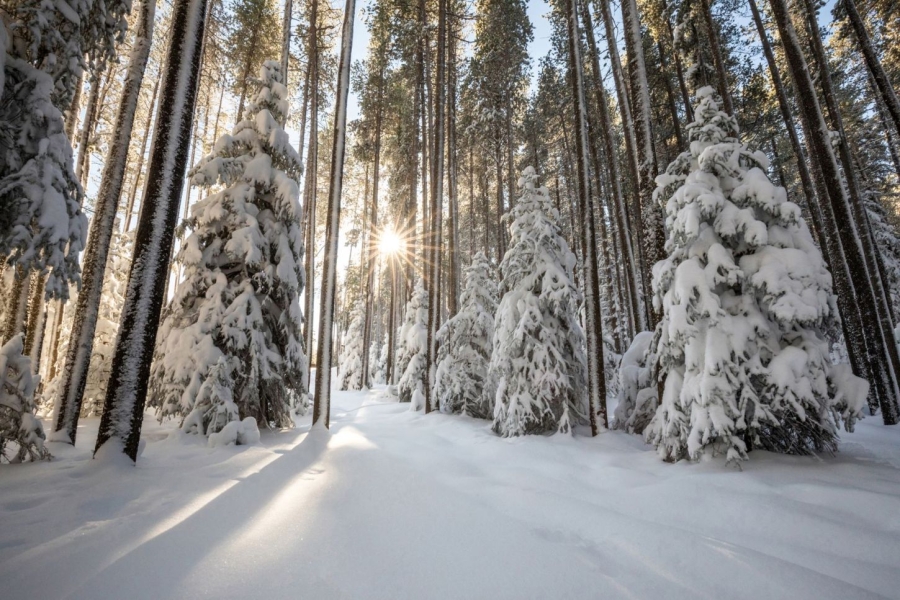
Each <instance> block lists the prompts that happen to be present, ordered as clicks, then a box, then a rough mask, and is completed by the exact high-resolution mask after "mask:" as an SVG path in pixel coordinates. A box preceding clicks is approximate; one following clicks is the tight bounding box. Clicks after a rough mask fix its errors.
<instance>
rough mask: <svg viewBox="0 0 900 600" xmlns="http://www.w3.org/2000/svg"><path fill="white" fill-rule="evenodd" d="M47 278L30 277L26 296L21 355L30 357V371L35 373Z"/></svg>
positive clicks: (39, 275)
mask: <svg viewBox="0 0 900 600" xmlns="http://www.w3.org/2000/svg"><path fill="white" fill-rule="evenodd" d="M46 282H47V278H46V277H44V276H43V275H42V274H40V273H35V274H34V275H33V276H32V277H31V290H30V292H29V296H28V309H27V310H28V313H27V314H28V316H27V319H26V323H25V343H24V348H23V350H22V354H24V355H25V356H30V357H31V368H32V371H34V372H37V367H38V356H37V354H38V353H37V352H36V351H37V350H39V348H37V346H39V345H40V343H39V339H40V336H41V334H42V333H43V322H44V284H45V283H46Z"/></svg>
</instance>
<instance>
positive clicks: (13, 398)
mask: <svg viewBox="0 0 900 600" xmlns="http://www.w3.org/2000/svg"><path fill="white" fill-rule="evenodd" d="M22 349H23V341H22V334H21V333H20V334H19V335H17V336H15V337H14V338H12V339H11V340H9V341H8V342H7V343H6V344H4V345H3V347H0V458H2V459H5V460H6V461H7V462H23V461H26V460H43V459H47V458H50V452H48V451H47V449H46V448H44V440H46V439H47V438H46V436H45V435H44V428H43V426H42V425H41V422H40V421H39V420H38V419H37V417H35V415H34V388H35V387H36V386H37V383H38V378H37V377H35V376H33V375H32V374H31V359H30V358H29V357H27V356H24V355H23V354H22Z"/></svg>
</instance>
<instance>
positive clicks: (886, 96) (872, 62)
mask: <svg viewBox="0 0 900 600" xmlns="http://www.w3.org/2000/svg"><path fill="white" fill-rule="evenodd" d="M841 1H842V2H843V4H844V8H845V9H846V10H847V16H848V17H849V20H850V25H852V26H853V32H854V33H855V34H856V41H857V42H859V49H860V51H861V52H862V54H863V57H864V58H865V59H866V67H867V68H868V70H869V74H870V75H871V76H872V78H873V79H874V80H875V85H876V86H877V88H878V91H879V92H880V93H881V101H882V102H883V103H884V106H885V107H887V112H888V114H889V115H890V116H891V121H892V124H893V126H894V130H895V131H896V133H897V135H900V100H898V99H897V94H896V92H895V91H894V86H893V85H891V80H890V79H889V78H888V76H887V73H885V72H884V67H882V66H881V61H880V60H879V59H878V54H877V53H876V52H875V48H874V47H873V46H872V40H871V39H869V34H868V32H867V31H866V26H865V23H863V20H862V17H861V16H860V14H859V11H858V10H857V9H856V1H855V0H841Z"/></svg>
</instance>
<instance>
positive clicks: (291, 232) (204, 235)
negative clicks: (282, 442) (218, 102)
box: [151, 61, 308, 434]
mask: <svg viewBox="0 0 900 600" xmlns="http://www.w3.org/2000/svg"><path fill="white" fill-rule="evenodd" d="M279 68H280V67H279V65H278V63H277V62H274V61H267V62H266V63H265V64H264V65H263V67H262V68H261V70H260V80H259V81H257V82H256V84H257V86H258V88H259V92H258V94H257V97H256V101H255V102H253V103H251V104H250V106H249V107H248V115H247V116H248V118H247V119H246V120H244V121H241V122H240V123H238V124H237V125H236V126H235V128H234V131H233V132H232V134H231V135H225V136H223V137H222V138H220V139H219V140H218V142H217V143H216V146H215V149H214V151H213V153H212V154H210V155H209V156H206V157H204V158H203V159H202V160H201V161H200V163H199V164H198V165H197V166H196V167H195V168H194V169H193V170H192V172H191V182H192V183H193V184H194V185H199V186H206V187H208V186H214V185H222V186H224V189H222V190H221V191H217V192H215V193H212V194H210V195H209V196H207V197H206V198H204V199H203V200H201V201H199V202H198V203H197V204H196V205H195V206H194V208H193V211H192V214H191V217H190V218H189V219H188V220H187V221H186V223H185V224H183V225H182V228H190V229H191V234H190V235H189V236H188V237H187V239H186V240H185V242H184V244H183V246H182V248H181V250H180V252H179V254H178V257H177V259H176V260H177V261H178V262H179V263H181V264H182V265H183V266H184V268H185V275H184V277H185V279H184V281H182V282H181V283H180V284H179V285H178V287H177V288H176V291H175V296H174V297H173V299H172V301H171V303H170V304H169V306H168V307H167V309H166V313H165V316H164V320H163V324H162V326H161V327H160V331H159V336H158V340H159V342H158V344H157V348H156V356H155V362H154V366H153V371H152V379H151V389H152V393H153V395H154V399H153V402H154V403H155V404H156V405H158V406H159V407H160V409H161V414H162V415H164V416H165V415H173V414H179V415H187V417H186V418H185V420H184V424H183V427H184V428H185V429H190V428H194V427H196V415H197V414H198V413H202V414H203V415H205V416H204V417H203V428H202V431H203V432H204V433H207V434H209V433H211V432H215V431H217V430H218V429H219V428H220V427H219V426H218V425H215V426H214V427H213V428H212V429H210V425H211V423H210V422H209V421H208V419H210V418H213V417H215V418H217V419H218V418H224V417H223V416H222V415H223V414H224V415H226V416H233V417H234V418H238V417H239V418H240V419H244V418H246V417H253V418H255V419H256V421H257V422H260V423H263V424H266V425H269V426H274V427H287V426H290V425H291V423H292V421H291V418H290V412H291V405H292V403H294V404H296V403H298V402H304V401H305V392H306V386H307V376H308V375H307V374H308V366H307V359H306V356H305V355H304V353H303V348H302V343H301V334H300V327H301V322H302V315H301V312H300V294H301V292H302V290H303V283H304V282H303V271H302V256H303V246H302V230H301V227H300V200H299V187H298V184H297V179H298V177H299V175H300V171H301V166H300V162H299V156H298V155H297V153H296V151H295V150H294V149H293V147H291V145H290V142H289V140H288V135H287V133H286V132H285V131H284V130H283V129H282V128H281V125H280V123H281V122H282V117H283V115H284V114H285V113H286V112H287V100H286V95H287V94H286V89H285V87H284V86H283V85H282V84H281V74H280V72H279ZM220 362H223V365H222V366H221V367H216V368H215V369H214V368H213V367H214V366H215V365H217V364H219V363H220ZM204 385H207V386H212V388H214V389H217V390H218V389H220V388H223V386H224V387H228V392H227V394H225V392H221V391H219V392H216V394H215V397H216V398H219V400H218V401H216V402H219V404H221V405H222V406H230V405H229V402H233V403H234V404H235V405H236V406H237V411H236V412H235V411H233V410H230V409H229V410H227V411H225V413H222V412H221V411H220V410H219V409H216V410H214V411H212V412H210V409H209V407H208V406H206V405H203V404H202V403H201V400H202V398H203V396H202V394H201V389H202V388H203V386H204ZM226 397H230V398H232V400H229V401H227V402H226V401H225V400H222V399H223V398H226ZM211 402H212V401H211ZM216 402H212V404H216ZM198 403H199V404H198ZM192 415H193V416H192ZM229 418H230V417H229ZM223 426H224V425H223ZM197 430H198V431H201V429H200V428H197Z"/></svg>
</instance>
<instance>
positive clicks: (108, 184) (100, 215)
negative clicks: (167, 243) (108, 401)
mask: <svg viewBox="0 0 900 600" xmlns="http://www.w3.org/2000/svg"><path fill="white" fill-rule="evenodd" d="M155 15H156V0H144V1H143V3H142V4H141V11H140V14H139V16H138V23H137V25H136V27H137V29H136V31H135V37H134V45H133V47H132V51H131V62H130V63H129V65H128V72H127V73H126V75H125V81H124V82H123V86H122V97H121V99H120V101H119V109H118V112H117V113H116V121H115V127H114V129H113V131H114V132H115V138H114V139H113V141H112V143H111V144H110V148H109V155H108V156H107V160H106V163H105V164H104V167H103V177H102V179H101V182H100V193H99V195H98V197H97V203H96V205H95V213H94V218H93V219H92V221H91V231H90V235H89V236H88V246H87V249H86V250H85V253H84V268H83V270H82V274H81V279H82V288H81V293H80V294H78V300H77V301H76V303H75V316H74V320H73V322H72V332H71V334H70V335H71V339H70V342H69V347H68V350H67V352H66V363H65V368H64V369H63V379H62V387H61V388H60V400H59V403H58V406H59V411H58V413H57V416H56V425H55V431H57V432H64V434H65V436H66V437H67V438H68V440H69V442H70V443H72V444H74V443H75V434H76V433H77V430H78V417H79V413H80V412H81V402H82V400H83V398H84V387H85V384H86V382H87V373H88V367H89V366H90V360H91V351H92V350H93V347H94V334H95V333H96V329H97V319H98V317H99V313H100V295H101V293H102V291H103V276H104V274H105V273H106V260H107V257H108V255H109V244H110V240H111V239H112V234H113V229H114V228H115V219H116V209H117V208H118V204H119V197H120V196H121V193H122V185H123V182H124V179H125V167H126V166H127V163H128V144H129V141H130V140H131V131H132V129H133V126H134V113H135V110H136V109H137V103H138V99H139V97H140V94H141V82H142V81H143V79H144V69H145V68H146V66H147V59H148V57H149V56H150V44H151V41H152V39H153V21H154V18H155Z"/></svg>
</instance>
